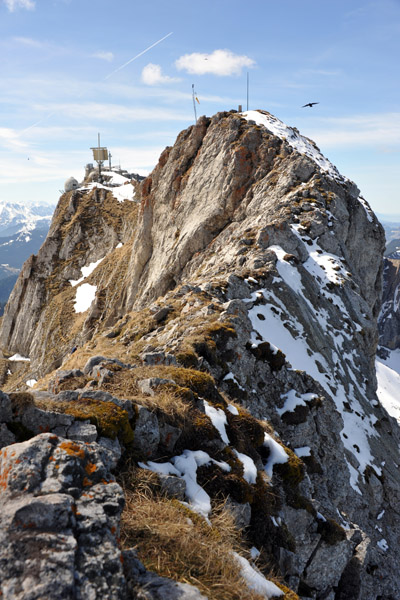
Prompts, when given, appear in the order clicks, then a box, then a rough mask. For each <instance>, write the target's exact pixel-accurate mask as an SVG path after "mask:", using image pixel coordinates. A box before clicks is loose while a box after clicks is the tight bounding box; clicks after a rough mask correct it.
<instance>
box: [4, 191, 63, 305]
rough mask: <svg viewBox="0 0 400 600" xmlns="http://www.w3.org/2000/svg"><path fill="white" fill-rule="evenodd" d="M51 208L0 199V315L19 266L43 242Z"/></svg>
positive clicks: (49, 221)
mask: <svg viewBox="0 0 400 600" xmlns="http://www.w3.org/2000/svg"><path fill="white" fill-rule="evenodd" d="M54 209H55V206H50V205H41V204H30V205H24V204H16V203H12V202H1V201H0V315H1V314H2V311H3V307H4V304H5V303H6V302H7V300H8V297H9V295H10V293H11V290H12V288H13V287H14V283H15V282H16V280H17V277H18V274H19V272H20V269H21V267H22V265H23V264H24V262H25V261H26V259H27V258H28V257H29V256H30V255H31V254H36V253H37V252H38V250H39V248H40V246H41V245H42V244H43V242H44V240H45V238H46V235H47V232H48V230H49V227H50V223H51V219H52V215H53V212H54Z"/></svg>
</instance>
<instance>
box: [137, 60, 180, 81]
mask: <svg viewBox="0 0 400 600" xmlns="http://www.w3.org/2000/svg"><path fill="white" fill-rule="evenodd" d="M142 81H143V83H145V84H146V85H159V84H161V83H171V82H173V81H179V80H178V79H176V78H175V77H169V76H168V75H163V74H162V71H161V67H160V65H155V64H153V63H149V64H148V65H146V66H145V67H144V69H143V71H142Z"/></svg>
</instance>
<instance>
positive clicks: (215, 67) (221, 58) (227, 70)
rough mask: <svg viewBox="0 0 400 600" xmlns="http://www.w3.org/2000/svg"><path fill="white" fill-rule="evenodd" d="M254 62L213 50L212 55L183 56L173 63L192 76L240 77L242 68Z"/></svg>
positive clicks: (227, 51) (250, 59)
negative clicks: (209, 74) (208, 74)
mask: <svg viewBox="0 0 400 600" xmlns="http://www.w3.org/2000/svg"><path fill="white" fill-rule="evenodd" d="M253 65H255V61H254V60H253V59H252V58H249V57H248V56H245V55H238V54H233V52H231V51H230V50H214V52H213V53H212V54H202V53H200V52H194V53H193V54H184V55H183V56H181V57H180V58H178V60H177V61H176V62H175V66H176V68H177V69H179V70H184V71H187V72H188V73H190V74H192V75H205V74H206V73H211V74H213V75H222V76H223V77H227V76H229V75H240V74H241V72H242V69H243V68H244V67H252V66H253Z"/></svg>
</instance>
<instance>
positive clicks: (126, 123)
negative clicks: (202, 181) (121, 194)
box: [0, 0, 400, 215]
mask: <svg viewBox="0 0 400 600" xmlns="http://www.w3.org/2000/svg"><path fill="white" fill-rule="evenodd" d="M169 34H170V35H169ZM166 36H167V37H166ZM162 38H165V39H164V40H163V41H161V42H160V43H158V44H156V42H159V40H161V39H162ZM153 44H156V45H154V46H153V47H152V48H150V49H149V50H147V51H146V52H144V53H143V51H145V50H146V49H147V48H149V47H150V46H152V45H153ZM137 55H140V56H137ZM0 56H1V60H0V74H1V77H0V90H1V93H0V115H1V120H0V200H4V201H44V202H56V201H57V199H58V196H59V190H60V189H62V188H63V185H64V181H65V180H66V179H67V178H68V177H69V176H71V175H73V176H75V177H76V178H77V179H79V180H80V179H81V178H82V177H83V171H84V165H85V164H86V163H87V162H91V160H92V155H91V151H90V147H91V146H95V145H97V133H98V132H101V141H102V145H105V146H107V147H108V148H109V149H110V150H111V152H112V155H113V162H114V163H116V164H118V163H119V162H120V163H121V166H122V167H124V168H127V169H130V170H133V171H136V172H140V173H147V172H149V171H150V170H151V169H152V167H153V166H154V165H155V164H156V162H157V159H158V156H159V154H160V153H161V151H162V150H163V149H164V147H165V146H167V145H172V144H173V143H174V141H175V139H176V136H177V134H178V133H179V132H180V131H181V130H182V129H184V128H186V127H187V126H188V125H190V124H191V123H193V119H194V114H193V104H192V95H191V94H192V84H194V86H195V90H196V92H197V96H198V98H199V101H200V104H199V105H197V110H198V115H202V114H206V115H208V116H211V115H212V114H214V113H216V112H217V111H220V110H230V109H231V108H237V106H238V104H239V103H241V104H243V107H244V108H245V107H246V78H247V73H249V81H250V87H249V91H250V95H249V108H250V109H257V108H262V109H265V110H268V111H269V112H271V113H272V114H274V115H276V116H277V117H278V118H280V119H282V120H283V121H284V122H285V123H287V124H288V125H291V126H295V127H297V128H298V129H299V130H300V132H301V133H302V134H303V135H307V136H308V137H311V138H312V139H313V140H315V142H316V143H317V145H318V146H319V148H320V150H321V151H322V152H323V154H325V156H327V157H328V158H329V159H330V160H331V162H333V163H334V164H335V165H336V166H337V167H338V169H339V170H340V171H341V173H342V174H343V175H345V176H347V177H349V178H350V179H352V180H354V181H355V182H356V183H357V185H358V187H359V188H360V189H361V191H362V193H363V195H364V196H365V198H366V199H367V200H368V202H369V203H370V204H371V206H372V208H373V209H374V210H375V211H377V212H378V213H380V214H382V213H383V214H397V215H400V206H399V201H400V194H399V185H398V184H399V172H400V169H399V162H400V161H399V158H400V105H399V101H400V78H399V68H400V67H399V66H400V0H379V1H371V2H370V1H368V0H365V1H362V0H354V1H352V0H346V1H344V0H335V2H333V1H326V0H325V1H321V0H319V1H316V0H279V1H276V0H275V1H271V0H257V1H254V0H248V1H247V2H244V1H243V0H242V1H241V2H239V1H237V0H213V1H211V0H202V1H201V2H200V1H199V2H197V3H196V2H194V1H189V0H169V1H167V0H147V2H144V1H143V2H140V3H139V2H137V1H135V0H113V1H112V2H111V1H108V2H106V1H105V0H0ZM135 57H137V58H135ZM132 59H134V60H132ZM310 101H312V102H319V104H318V105H316V106H314V107H313V108H312V109H310V108H301V107H302V105H303V104H305V103H307V102H310Z"/></svg>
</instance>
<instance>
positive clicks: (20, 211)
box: [0, 201, 55, 237]
mask: <svg viewBox="0 0 400 600" xmlns="http://www.w3.org/2000/svg"><path fill="white" fill-rule="evenodd" d="M54 209H55V206H51V205H44V204H30V205H25V204H17V203H12V202H2V201H0V237H9V236H12V235H15V234H18V233H29V232H31V231H33V230H35V229H46V230H48V228H49V226H50V222H51V218H52V215H53V212H54Z"/></svg>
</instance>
